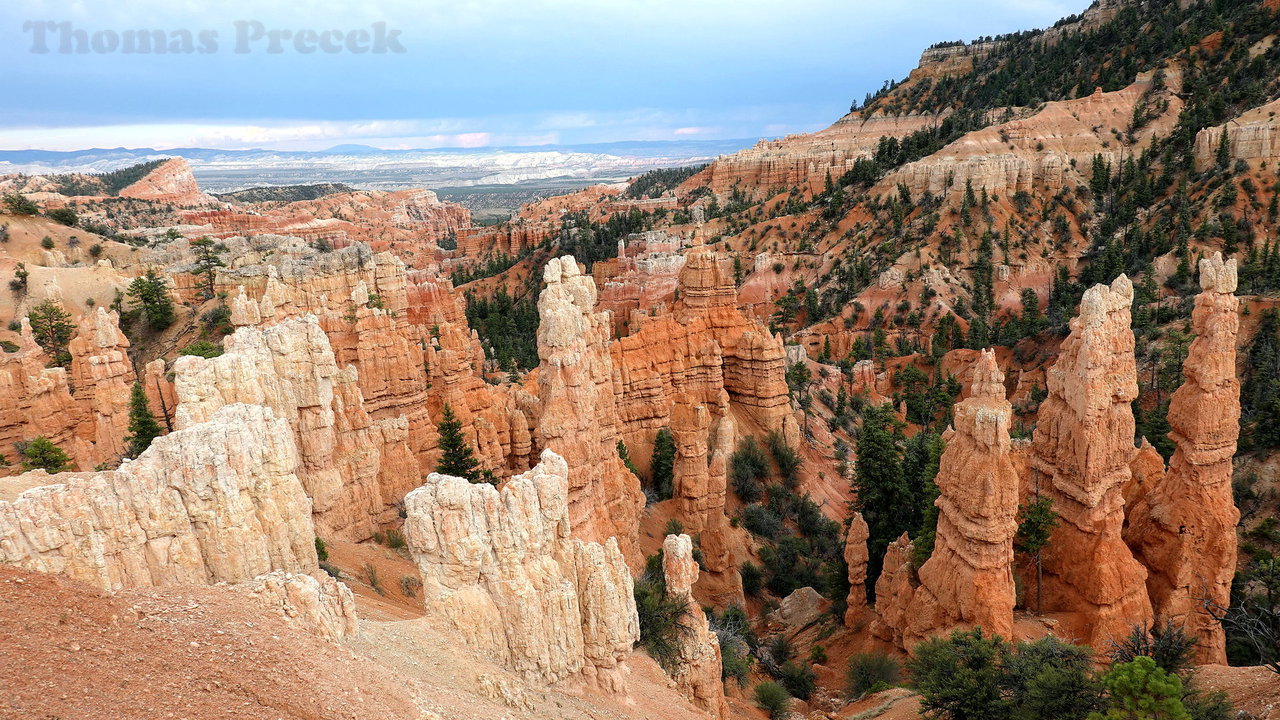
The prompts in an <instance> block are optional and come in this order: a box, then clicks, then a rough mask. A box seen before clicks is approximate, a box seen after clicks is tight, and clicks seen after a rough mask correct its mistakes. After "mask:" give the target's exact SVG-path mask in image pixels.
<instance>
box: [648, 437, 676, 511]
mask: <svg viewBox="0 0 1280 720" xmlns="http://www.w3.org/2000/svg"><path fill="white" fill-rule="evenodd" d="M675 463H676V440H675V438H674V437H672V436H671V431H670V430H668V429H666V428H662V429H661V430H659V431H658V436H657V437H656V438H654V440H653V462H651V463H649V469H650V471H651V472H652V473H653V482H652V483H651V487H652V489H653V492H654V494H656V495H657V496H658V499H659V500H666V499H667V498H670V497H671V495H672V493H673V492H674V491H675Z"/></svg>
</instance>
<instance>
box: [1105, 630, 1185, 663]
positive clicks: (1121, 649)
mask: <svg viewBox="0 0 1280 720" xmlns="http://www.w3.org/2000/svg"><path fill="white" fill-rule="evenodd" d="M1195 644H1196V641H1195V639H1194V638H1190V637H1187V634H1186V633H1185V632H1183V631H1182V628H1180V627H1178V626H1177V625H1174V624H1173V623H1172V622H1171V621H1169V620H1165V621H1164V623H1163V624H1157V625H1156V626H1155V627H1153V628H1151V632H1150V633H1148V632H1147V631H1146V630H1144V629H1142V628H1141V627H1136V626H1135V627H1134V628H1133V629H1132V630H1131V631H1130V632H1129V635H1128V636H1127V637H1125V638H1124V639H1122V640H1113V641H1111V663H1112V664H1113V665H1121V664H1123V663H1127V662H1132V661H1133V660H1134V659H1136V658H1137V657H1139V656H1141V655H1145V656H1147V657H1149V658H1151V659H1152V660H1154V661H1155V662H1156V666H1157V667H1159V668H1160V669H1161V670H1164V671H1165V672H1169V673H1173V674H1175V675H1181V674H1182V673H1184V672H1186V671H1187V670H1189V669H1190V668H1191V666H1192V664H1193V662H1194V659H1193V657H1192V651H1193V649H1194V648H1195Z"/></svg>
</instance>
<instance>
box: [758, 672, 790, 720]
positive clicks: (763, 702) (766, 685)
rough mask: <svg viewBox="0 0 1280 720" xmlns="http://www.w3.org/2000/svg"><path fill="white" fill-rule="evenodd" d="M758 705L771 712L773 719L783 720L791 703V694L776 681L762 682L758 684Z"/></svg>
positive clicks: (770, 715)
mask: <svg viewBox="0 0 1280 720" xmlns="http://www.w3.org/2000/svg"><path fill="white" fill-rule="evenodd" d="M755 699H756V705H757V706H759V707H760V709H762V710H764V711H765V712H766V713H768V714H769V717H770V719H771V720H782V718H785V717H786V716H787V708H788V707H790V705H791V695H790V694H789V693H788V692H787V691H786V689H784V688H783V687H782V686H781V685H779V684H778V683H776V682H768V681H766V682H762V683H760V684H759V685H756V690H755Z"/></svg>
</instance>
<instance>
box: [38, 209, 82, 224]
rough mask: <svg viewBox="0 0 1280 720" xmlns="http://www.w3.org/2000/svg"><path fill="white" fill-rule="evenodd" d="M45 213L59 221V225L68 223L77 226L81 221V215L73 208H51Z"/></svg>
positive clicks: (51, 218)
mask: <svg viewBox="0 0 1280 720" xmlns="http://www.w3.org/2000/svg"><path fill="white" fill-rule="evenodd" d="M45 215H48V216H49V219H50V220H52V221H54V222H56V223H58V224H59V225H66V226H67V227H75V226H76V225H78V224H79V223H80V217H79V216H77V215H76V211H75V210H72V209H71V208H66V207H64V208H58V209H56V210H50V211H49V212H47V213H45Z"/></svg>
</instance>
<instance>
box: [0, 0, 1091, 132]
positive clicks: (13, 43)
mask: <svg viewBox="0 0 1280 720" xmlns="http://www.w3.org/2000/svg"><path fill="white" fill-rule="evenodd" d="M1086 4H1087V3H1086V2H1085V0H1079V1H1078V2H1065V1H1062V0H971V1H960V0H915V1H911V0H902V1H899V2H870V1H866V0H789V1H787V2H783V1H781V0H770V1H768V2H765V1H762V0H645V1H640V0H617V1H612V2H611V1H610V0H456V1H453V2H442V1H440V0H382V1H381V2H361V1H360V0H291V1H290V2H272V1H270V0H257V1H256V2H246V1H244V0H227V1H223V2H213V1H206V0H128V2H125V1H124V0H4V2H3V4H2V5H0V62H3V63H4V65H5V66H6V67H7V68H9V72H8V73H7V80H6V85H7V92H6V102H5V103H3V104H2V105H0V149H8V150H13V149H27V148H42V149H51V150H68V149H80V148H86V147H95V146H96V147H113V146H119V145H124V146H130V147H140V146H149V147H157V148H166V147H178V146H200V147H220V148H246V147H269V148H278V149H300V150H311V149H323V148H327V147H329V146H332V145H335V144H339V143H365V144H370V145H375V146H379V147H388V148H395V147H399V148H405V147H477V146H487V145H537V144H546V143H590V142H610V141H616V140H669V139H700V138H705V139H724V138H743V137H762V136H778V135H783V134H786V133H790V132H803V131H811V130H816V129H819V128H821V127H825V126H826V125H828V124H830V123H831V122H832V121H833V120H835V119H836V118H838V117H839V116H840V115H841V114H843V113H844V112H845V111H847V109H848V107H849V103H850V101H851V100H853V99H854V98H858V99H861V98H862V97H863V95H864V94H865V93H867V92H869V91H872V90H875V89H876V88H878V87H879V86H880V84H881V83H882V82H883V81H884V80H885V79H888V78H897V77H902V76H904V75H905V74H906V73H907V72H908V71H909V70H910V69H911V68H912V67H914V66H915V64H916V61H917V60H918V58H919V53H920V51H921V50H922V49H924V48H925V47H926V46H928V45H930V44H931V43H933V42H936V41H939V40H949V39H971V38H973V37H976V36H980V35H988V34H996V33H1001V32H1008V31H1012V30H1020V29H1026V28H1032V27H1043V26H1046V25H1049V24H1052V22H1053V21H1054V20H1056V19H1058V18H1059V17H1062V16H1064V15H1068V14H1071V13H1073V12H1079V11H1080V10H1083V8H1084V6H1085V5H1086ZM43 21H53V22H67V23H70V28H71V29H72V30H85V31H86V38H88V39H89V41H90V44H91V43H92V42H93V34H94V33H95V32H99V33H101V34H100V35H99V36H98V41H99V42H100V43H103V45H102V46H101V47H107V44H108V43H109V42H110V38H111V37H112V36H114V37H116V38H117V39H118V41H119V42H121V43H123V41H124V40H123V36H122V35H120V33H122V32H123V31H125V30H143V29H145V30H162V31H164V33H165V37H166V38H168V39H170V40H172V39H173V38H175V37H177V38H178V39H179V40H180V39H181V35H180V33H176V32H175V31H181V30H188V31H190V32H191V33H192V35H193V46H195V45H197V44H198V42H199V39H198V38H199V36H198V33H199V32H200V31H209V32H213V33H216V37H215V38H214V41H215V42H216V45H217V48H216V52H211V53H200V52H194V53H191V54H168V53H166V54H155V53H152V54H140V53H135V54H124V53H122V52H120V49H119V47H117V49H116V51H115V52H106V53H95V52H89V53H86V54H77V53H71V54H62V53H59V52H57V50H58V41H59V38H60V36H61V34H60V32H59V31H55V30H47V33H48V34H47V35H46V43H47V45H48V46H49V48H50V52H48V53H44V54H38V53H33V52H32V49H33V47H34V45H35V43H36V37H35V35H36V33H35V30H34V29H32V28H31V27H28V28H27V29H26V30H24V23H27V22H43ZM237 21H245V22H256V23H261V27H262V28H263V29H264V30H270V29H275V30H288V31H290V32H291V33H296V32H298V31H299V30H314V31H317V32H319V31H328V30H339V31H342V32H343V33H349V32H351V31H359V30H361V29H370V28H372V26H373V24H374V23H378V22H383V23H386V26H387V27H388V28H389V29H391V30H398V31H399V34H398V35H397V36H396V38H397V39H398V40H399V42H400V44H401V45H402V46H403V47H404V49H405V52H404V53H394V52H388V53H385V54H371V53H365V54H354V53H351V52H348V51H346V49H345V48H343V51H342V52H339V53H336V54H327V53H325V52H323V51H322V50H320V49H317V51H316V52H314V53H311V54H302V53H299V52H297V49H296V47H295V46H294V44H293V41H292V40H282V41H281V48H282V49H283V50H284V52H281V53H279V54H269V53H267V52H266V50H267V49H268V45H267V39H266V38H263V39H261V40H256V41H251V42H250V43H249V44H248V46H247V47H248V49H249V50H250V52H248V53H244V54H241V53H236V52H235V51H234V50H235V45H236V42H237V39H238V37H237V26H236V24H235V23H236V22H237ZM242 27H244V28H246V30H247V31H251V30H252V29H253V28H254V26H252V25H248V26H242ZM372 32H373V31H372V30H370V33H371V34H372ZM337 37H338V36H337V35H334V36H331V38H334V39H335V42H342V41H337V40H336V38H337ZM343 38H345V35H344V36H343ZM305 40H306V41H310V40H311V38H310V37H309V36H307V37H306V38H305ZM361 40H362V36H358V35H357V36H356V37H355V47H362V45H361ZM71 42H72V45H73V47H74V45H75V43H76V42H78V39H72V40H71ZM311 46H312V45H311V44H310V43H309V42H304V44H303V47H304V48H306V47H311ZM333 47H337V45H333ZM197 49H198V48H197Z"/></svg>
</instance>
